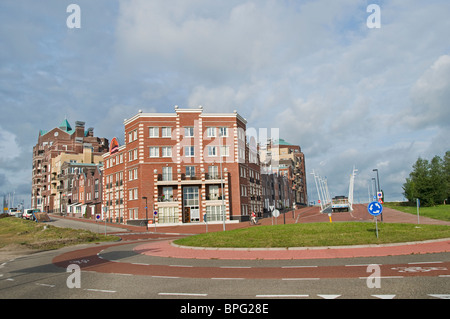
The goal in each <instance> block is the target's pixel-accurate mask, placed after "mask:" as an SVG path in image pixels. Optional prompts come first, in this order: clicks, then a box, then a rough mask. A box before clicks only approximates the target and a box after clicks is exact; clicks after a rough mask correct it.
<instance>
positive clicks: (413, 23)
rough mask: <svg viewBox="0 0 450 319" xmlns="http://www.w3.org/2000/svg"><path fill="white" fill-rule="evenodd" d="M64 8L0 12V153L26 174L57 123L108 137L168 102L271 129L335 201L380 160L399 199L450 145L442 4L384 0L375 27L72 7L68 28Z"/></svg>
mask: <svg viewBox="0 0 450 319" xmlns="http://www.w3.org/2000/svg"><path fill="white" fill-rule="evenodd" d="M69 3H70V2H65V1H50V0H46V1H45V4H46V5H42V4H41V3H39V4H35V2H34V1H27V0H23V1H20V2H17V1H2V3H0V9H1V10H0V18H1V19H0V23H1V26H2V27H1V28H0V38H1V40H2V41H0V45H2V43H3V45H6V46H7V47H8V50H6V49H5V50H0V57H1V60H2V65H0V99H1V100H2V114H3V117H2V119H0V121H1V122H0V125H1V127H2V128H3V131H4V132H7V133H5V134H7V135H6V136H7V137H8V139H9V138H11V137H14V136H11V135H8V133H9V134H13V135H15V137H16V139H15V143H16V144H14V143H13V144H8V143H6V142H4V144H3V147H8V148H11V149H13V150H15V151H13V152H12V153H11V154H12V155H3V156H9V157H11V156H16V157H14V159H18V161H17V162H19V160H20V162H21V163H22V164H23V165H22V166H23V167H27V169H28V170H29V168H30V160H31V157H30V154H31V148H32V146H33V145H34V144H35V142H36V137H37V133H38V130H39V129H48V128H51V127H53V126H54V125H57V124H58V123H59V122H60V120H61V119H60V118H61V117H63V116H64V115H67V116H68V117H69V119H70V120H71V121H72V122H73V121H75V120H83V121H86V122H87V123H91V124H90V126H93V127H94V128H95V132H96V134H99V135H101V136H105V137H107V138H111V137H112V136H114V135H119V136H118V137H119V138H120V137H122V135H123V133H121V132H122V131H123V124H122V121H123V118H126V117H130V116H133V115H134V114H135V113H136V112H137V110H138V109H142V110H143V111H144V112H151V111H158V112H172V111H173V105H175V104H177V105H180V106H181V107H196V106H198V105H203V106H204V107H205V111H207V112H223V111H226V112H232V111H233V110H235V109H236V110H238V112H239V113H240V114H241V115H242V116H244V117H246V118H247V120H248V121H249V126H251V127H263V128H264V127H265V128H271V127H275V128H280V137H281V138H284V139H286V140H287V141H289V142H290V143H298V144H300V146H301V147H302V150H303V151H304V152H305V154H306V160H307V170H308V171H309V172H310V171H311V170H312V169H313V168H320V169H321V170H322V171H323V173H322V175H326V176H327V177H328V180H329V185H333V187H337V188H336V192H338V193H341V192H342V191H341V189H340V188H339V187H341V188H342V187H344V188H345V187H348V185H347V183H348V182H347V175H348V174H350V173H351V168H352V166H353V164H356V165H357V167H358V168H359V169H360V174H361V178H362V176H365V177H364V178H365V179H366V177H367V179H369V176H370V174H372V171H371V170H372V169H373V168H375V166H376V165H378V163H383V164H385V165H384V166H383V167H382V169H383V172H381V167H380V174H381V173H383V182H384V183H385V184H384V187H386V188H387V190H392V192H394V190H395V191H396V192H397V193H400V192H401V184H399V181H401V180H402V179H404V177H406V176H407V173H408V171H409V170H410V167H411V165H412V163H413V162H414V161H415V159H417V157H418V156H419V155H421V156H425V157H428V158H431V157H432V156H434V155H436V154H442V153H443V150H445V149H448V148H449V144H448V142H447V140H448V138H446V137H447V136H448V132H449V125H448V123H449V122H450V121H449V108H448V101H449V92H450V79H449V74H450V66H449V65H450V63H449V54H450V53H449V51H448V50H449V47H448V41H447V38H448V30H450V20H449V19H448V17H447V15H448V12H449V9H450V3H449V2H448V1H447V0H434V1H425V2H424V1H421V0H412V1H408V2H407V3H405V2H404V1H401V0H393V1H383V2H382V3H381V4H380V6H381V28H380V29H368V28H367V26H366V18H367V16H368V13H367V12H366V6H367V4H366V3H364V2H361V1H354V0H345V1H334V0H318V1H276V0H261V1H246V0H229V1H210V0H171V1H160V0H118V1H109V0H108V1H100V0H96V1H95V2H92V1H85V0H79V1H77V4H79V5H80V7H81V10H82V11H81V12H82V14H81V18H82V28H81V29H79V30H68V29H67V28H66V26H65V20H66V18H67V13H66V11H65V9H66V6H67V5H68V4H69ZM55 118H56V119H57V120H56V123H55ZM19 123H20V129H18V130H17V131H15V130H14V129H15V127H18V125H19ZM19 143H20V147H21V148H22V149H24V150H28V151H27V154H28V155H27V156H28V157H30V158H27V157H25V156H21V157H19V158H18V157H17V155H13V154H18V153H17V152H18V151H19V150H18V149H17V148H14V147H16V146H17V147H18V144H19ZM17 165H18V164H17ZM325 173H326V174H325ZM364 174H366V175H364ZM25 175H26V174H23V176H25ZM28 175H29V174H28ZM21 176H22V175H21ZM308 178H309V177H308ZM344 180H345V182H344ZM26 181H29V176H28V177H27V178H26ZM336 185H339V186H336ZM342 185H344V186H342ZM309 186H310V187H309V189H310V191H314V187H313V184H311V183H310V185H309ZM399 190H400V191H399Z"/></svg>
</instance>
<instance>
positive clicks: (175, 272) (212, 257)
mask: <svg viewBox="0 0 450 319" xmlns="http://www.w3.org/2000/svg"><path fill="white" fill-rule="evenodd" d="M171 242H172V239H169V240H168V239H167V238H164V239H151V240H149V241H147V242H143V241H142V240H141V241H134V242H120V243H114V244H108V245H101V246H100V245H99V246H94V247H89V248H85V249H79V250H74V251H70V252H67V253H64V254H61V255H59V256H57V257H55V258H54V259H53V263H54V264H55V265H56V266H58V267H63V268H67V267H68V266H69V265H71V264H77V265H79V266H80V268H81V270H83V271H93V272H101V273H112V274H128V275H145V276H153V277H167V278H208V279H214V278H216V279H217V278H228V279H283V280H306V279H310V280H317V279H320V278H366V277H367V276H368V275H370V274H368V272H367V267H368V266H369V265H371V264H377V265H379V266H380V269H381V274H382V276H383V277H399V276H402V277H404V276H438V277H439V276H441V277H443V278H445V277H450V270H449V269H450V261H449V260H448V259H449V254H448V252H449V251H450V239H444V240H433V241H427V242H421V243H406V244H395V245H394V244H391V245H379V246H378V245H368V246H357V247H316V248H290V249H242V248H241V249H204V248H202V249H196V248H185V247H180V246H174V245H172V244H171ZM424 254H425V255H424ZM433 254H434V255H437V256H438V257H437V259H439V260H436V258H433V260H430V261H429V262H427V261H424V258H423V256H427V259H429V257H430V256H432V255H433ZM380 261H383V263H381V262H380ZM415 263H418V264H420V267H434V268H428V270H429V271H401V270H404V269H407V268H408V267H411V266H410V265H412V264H415ZM424 269H425V268H424Z"/></svg>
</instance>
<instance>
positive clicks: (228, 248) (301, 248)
mask: <svg viewBox="0 0 450 319" xmlns="http://www.w3.org/2000/svg"><path fill="white" fill-rule="evenodd" d="M446 241H448V242H449V244H450V238H440V239H429V240H424V241H412V242H403V243H390V244H369V245H347V246H318V247H276V248H250V247H247V248H245V247H240V248H239V247H226V248H221V247H198V246H184V245H178V244H175V243H174V242H173V241H171V242H170V245H171V246H174V247H176V248H182V249H193V250H209V251H221V250H222V251H296V250H324V249H352V248H375V247H398V246H409V245H417V244H428V243H436V242H446Z"/></svg>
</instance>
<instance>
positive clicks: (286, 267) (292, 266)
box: [281, 266, 319, 269]
mask: <svg viewBox="0 0 450 319" xmlns="http://www.w3.org/2000/svg"><path fill="white" fill-rule="evenodd" d="M317 267H319V266H283V267H281V268H285V269H286V268H317Z"/></svg>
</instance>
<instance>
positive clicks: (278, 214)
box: [272, 209, 280, 218]
mask: <svg viewBox="0 0 450 319" xmlns="http://www.w3.org/2000/svg"><path fill="white" fill-rule="evenodd" d="M272 216H273V217H275V218H277V217H278V216H280V211H279V210H278V209H275V210H274V211H273V212H272Z"/></svg>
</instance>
